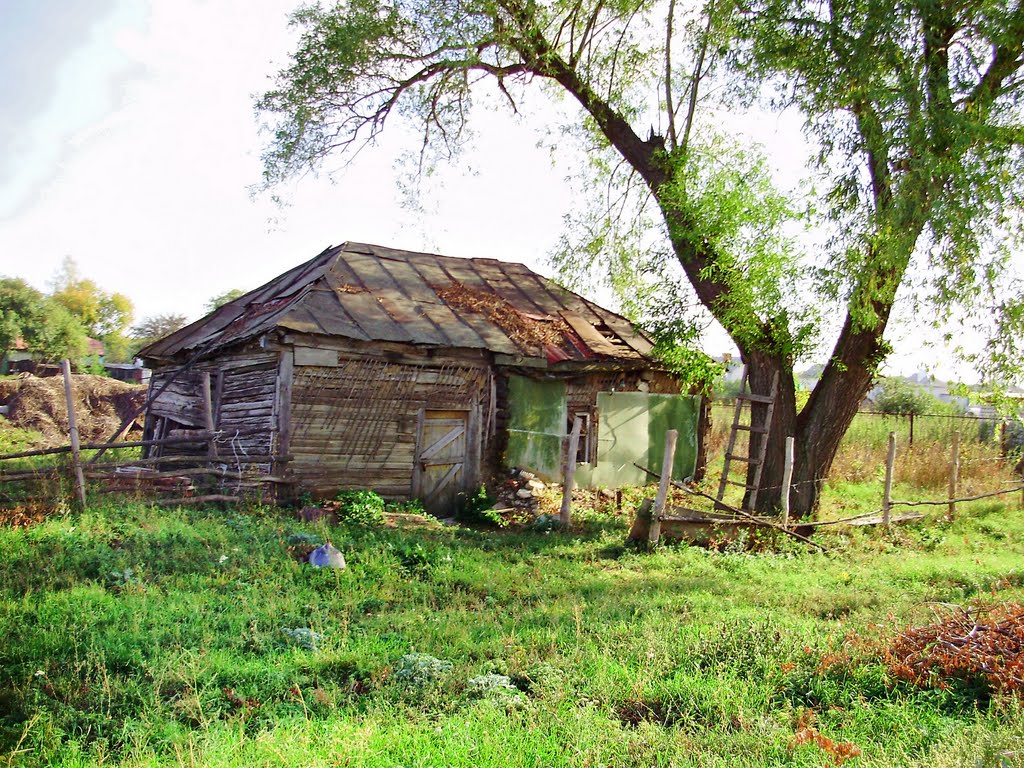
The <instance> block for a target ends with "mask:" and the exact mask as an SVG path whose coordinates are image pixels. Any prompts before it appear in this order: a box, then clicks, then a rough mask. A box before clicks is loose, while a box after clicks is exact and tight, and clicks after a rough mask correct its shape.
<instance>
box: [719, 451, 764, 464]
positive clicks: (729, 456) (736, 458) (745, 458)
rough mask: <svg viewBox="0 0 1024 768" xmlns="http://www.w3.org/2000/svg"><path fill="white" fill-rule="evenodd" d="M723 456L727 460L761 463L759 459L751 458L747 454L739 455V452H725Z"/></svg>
mask: <svg viewBox="0 0 1024 768" xmlns="http://www.w3.org/2000/svg"><path fill="white" fill-rule="evenodd" d="M725 458H727V459H728V460H729V461H742V462H745V463H747V464H760V463H761V459H752V458H750V457H749V456H740V455H739V454H735V453H727V454H725Z"/></svg>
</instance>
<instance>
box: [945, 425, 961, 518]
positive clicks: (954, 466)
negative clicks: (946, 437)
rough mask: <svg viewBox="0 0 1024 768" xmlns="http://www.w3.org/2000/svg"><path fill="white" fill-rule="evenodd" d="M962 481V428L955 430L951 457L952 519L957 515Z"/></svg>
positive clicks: (950, 507) (950, 512)
mask: <svg viewBox="0 0 1024 768" xmlns="http://www.w3.org/2000/svg"><path fill="white" fill-rule="evenodd" d="M959 482H960V430H959V429H958V430H956V431H954V432H953V452H952V454H951V455H950V457H949V512H948V513H947V517H948V518H949V519H950V520H952V519H953V518H954V517H955V516H956V502H955V501H953V499H955V498H956V492H957V485H958V484H959Z"/></svg>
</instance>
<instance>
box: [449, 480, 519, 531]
mask: <svg viewBox="0 0 1024 768" xmlns="http://www.w3.org/2000/svg"><path fill="white" fill-rule="evenodd" d="M496 501H497V499H495V498H494V497H493V496H491V495H490V493H488V492H487V487H486V486H483V485H481V486H480V487H479V488H478V489H477V491H476V493H474V494H472V495H470V496H460V497H459V499H458V503H457V504H456V505H455V519H456V520H459V521H461V522H463V523H469V524H471V525H488V526H490V525H495V526H498V527H501V526H503V525H505V524H506V521H505V519H504V518H503V517H502V516H501V515H499V514H496V513H495V512H494V503H495V502H496Z"/></svg>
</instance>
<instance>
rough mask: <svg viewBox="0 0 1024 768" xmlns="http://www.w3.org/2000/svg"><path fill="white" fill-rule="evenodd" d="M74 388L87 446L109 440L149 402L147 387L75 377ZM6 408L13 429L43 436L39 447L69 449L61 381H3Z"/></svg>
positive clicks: (0, 392) (0, 393) (1, 400)
mask: <svg viewBox="0 0 1024 768" xmlns="http://www.w3.org/2000/svg"><path fill="white" fill-rule="evenodd" d="M72 383H73V389H74V393H75V414H76V416H77V417H78V432H79V434H80V435H81V439H82V442H83V443H89V442H102V441H104V440H107V439H108V438H109V437H110V436H111V435H112V434H113V433H114V430H115V429H117V428H118V427H119V426H120V425H121V422H122V421H123V420H124V419H125V418H127V417H128V416H130V415H131V414H132V413H133V412H134V411H135V410H137V409H138V408H139V407H141V406H142V404H143V403H144V402H145V401H146V387H145V386H144V385H135V384H127V383H125V382H123V381H117V380H116V379H109V378H107V377H105V376H89V375H85V374H82V375H74V376H72ZM0 405H7V406H8V408H9V410H8V413H7V421H8V422H9V423H10V424H12V425H13V426H15V427H20V428H22V429H31V430H34V431H36V432H39V433H40V434H42V436H43V443H42V444H41V445H40V446H38V447H40V448H43V447H52V446H57V445H66V444H67V442H68V411H67V405H66V403H65V401H64V380H63V379H62V378H61V377H60V376H53V377H49V378H44V379H40V378H36V377H35V376H31V375H29V376H24V377H19V378H16V379H7V380H4V381H0ZM138 427H139V425H135V427H134V429H138Z"/></svg>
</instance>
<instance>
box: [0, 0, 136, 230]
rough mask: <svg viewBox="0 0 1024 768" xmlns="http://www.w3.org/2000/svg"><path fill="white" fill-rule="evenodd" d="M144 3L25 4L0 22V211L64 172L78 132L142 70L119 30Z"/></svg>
mask: <svg viewBox="0 0 1024 768" xmlns="http://www.w3.org/2000/svg"><path fill="white" fill-rule="evenodd" d="M140 9H141V6H140V5H139V4H138V2H136V0H127V1H126V2H125V3H124V4H123V5H122V6H119V5H117V4H116V3H115V1H114V0H81V2H72V3H61V2H57V0H43V1H42V2H33V3H22V4H18V5H15V6H14V9H13V10H12V11H11V12H10V13H9V14H8V15H7V16H6V18H5V19H4V22H5V23H4V24H3V25H2V26H0V72H3V73H4V85H3V94H2V97H0V216H9V215H11V214H12V213H13V212H14V211H15V210H17V209H18V208H20V207H22V206H24V205H25V204H27V203H28V202H29V200H30V199H31V198H32V197H33V196H34V195H35V194H37V193H38V190H39V188H40V187H41V185H43V184H44V183H45V182H46V181H47V179H50V178H52V177H53V175H54V174H55V173H57V172H58V170H59V168H60V165H61V162H62V160H64V159H65V157H66V155H67V153H68V152H69V150H70V147H69V143H71V142H73V140H74V137H75V134H76V133H77V132H78V131H80V130H82V129H83V128H85V127H87V126H88V125H89V124H90V123H91V122H93V121H95V120H97V119H99V118H101V117H102V116H103V115H104V114H106V113H107V112H109V111H110V110H112V109H114V108H115V107H116V106H117V104H118V102H119V101H120V98H121V94H122V92H123V89H124V85H125V83H126V82H127V81H129V80H130V79H132V78H134V77H138V76H139V74H140V73H139V71H138V70H137V69H135V68H133V66H132V62H131V61H130V60H128V59H127V58H126V57H125V56H124V55H123V54H122V52H121V51H120V50H119V49H118V48H117V46H116V45H113V44H112V38H113V36H114V34H115V30H117V29H119V28H120V27H122V26H123V25H124V24H125V23H128V20H129V19H130V18H131V17H132V16H133V15H137V14H138V11H139V10H140Z"/></svg>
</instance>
